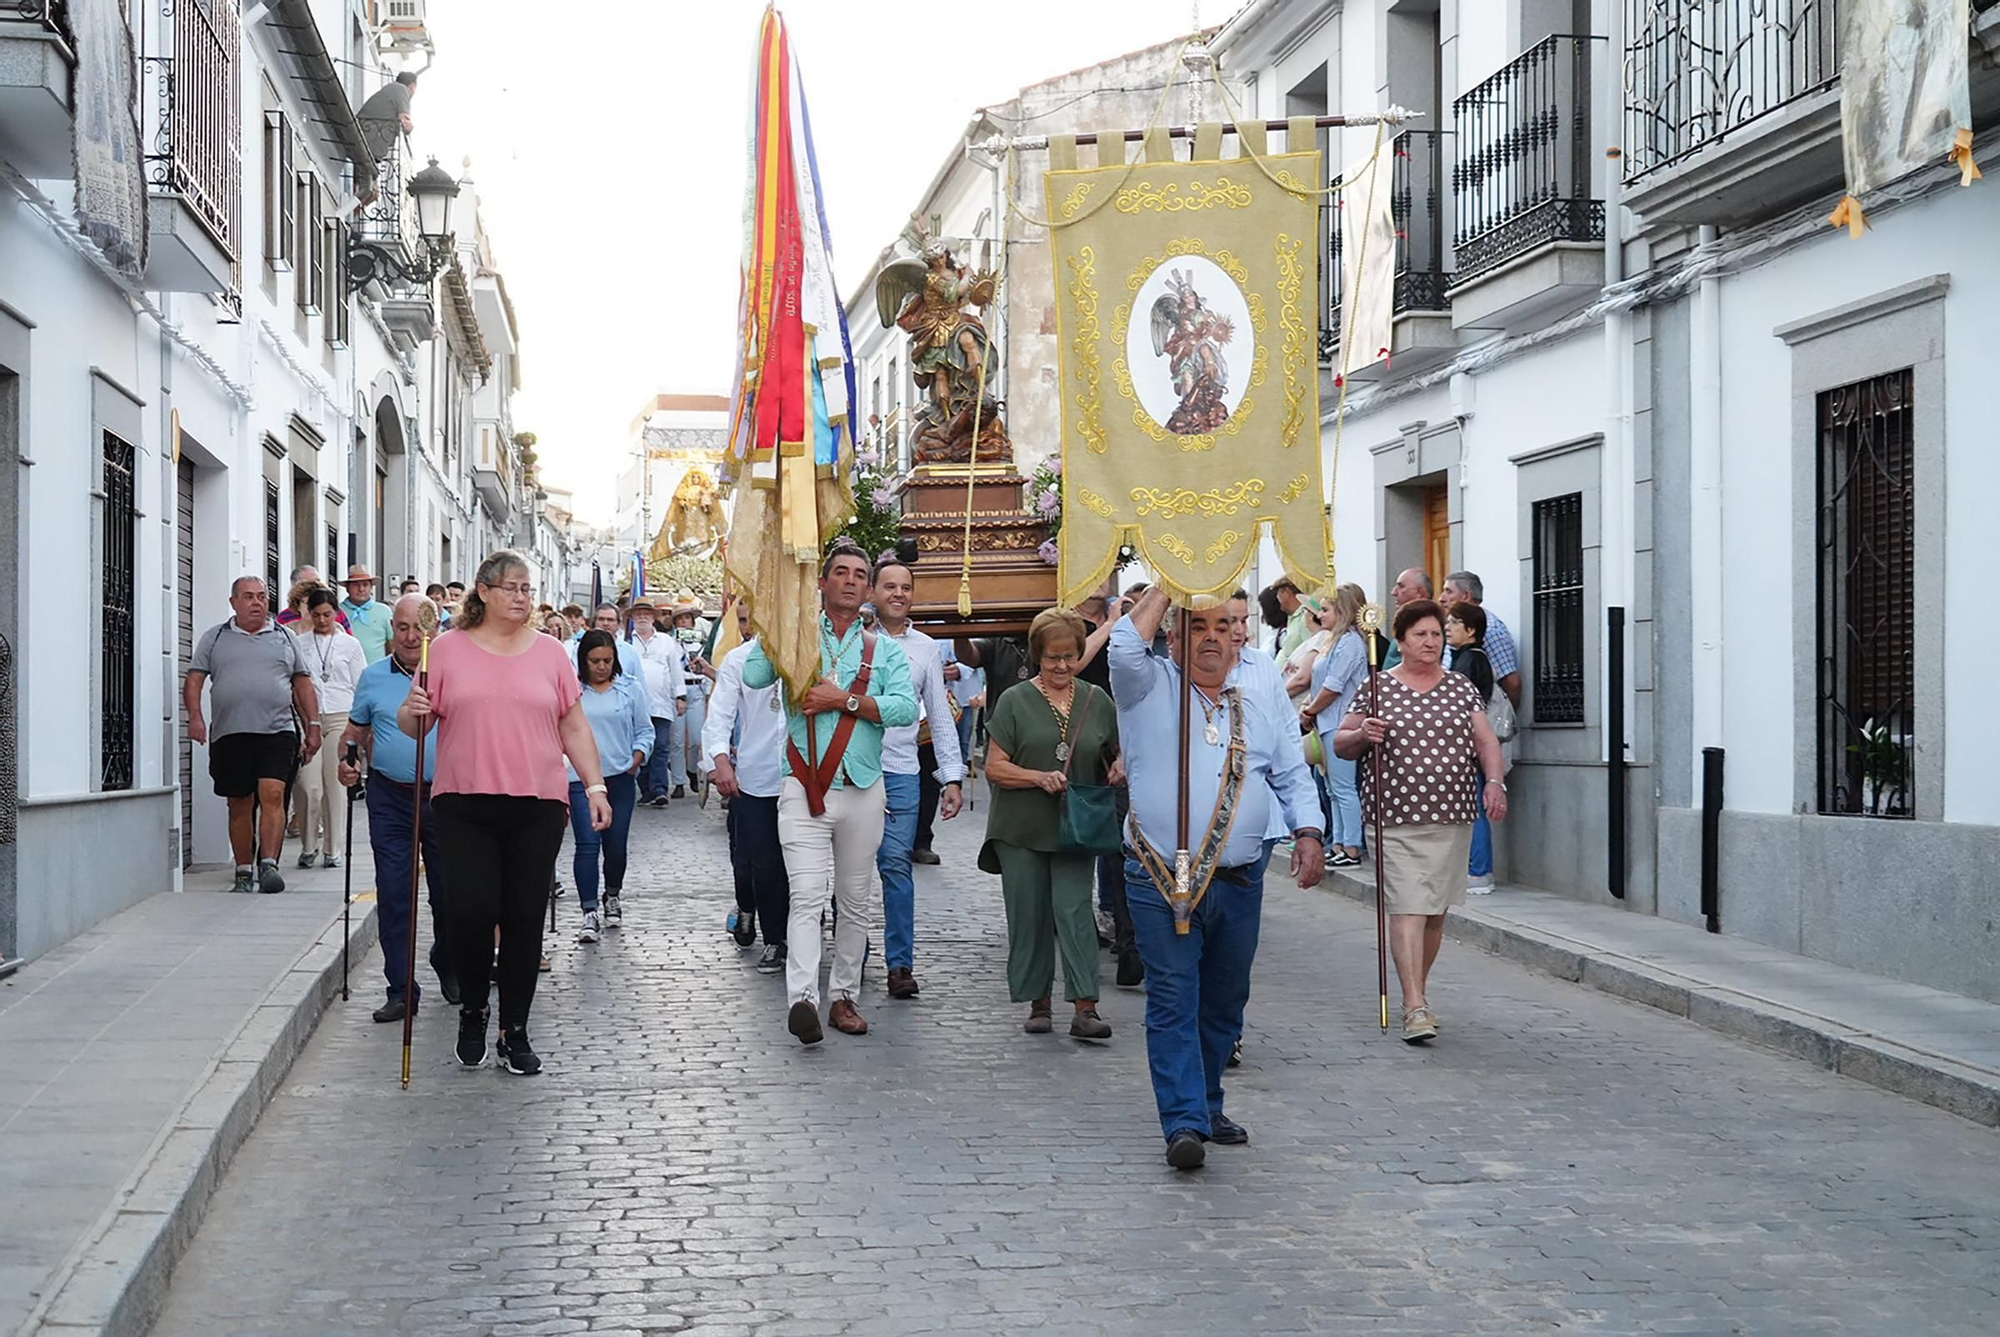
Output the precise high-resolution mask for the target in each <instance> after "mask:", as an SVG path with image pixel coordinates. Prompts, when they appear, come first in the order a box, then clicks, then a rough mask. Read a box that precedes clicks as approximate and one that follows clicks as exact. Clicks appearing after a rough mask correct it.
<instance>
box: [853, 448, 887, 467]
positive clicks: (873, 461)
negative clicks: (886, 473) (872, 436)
mask: <svg viewBox="0 0 2000 1337" xmlns="http://www.w3.org/2000/svg"><path fill="white" fill-rule="evenodd" d="M854 462H855V463H856V464H858V465H860V466H861V467H862V468H864V469H872V468H874V467H875V466H876V465H878V464H880V463H881V462H882V452H881V451H879V450H864V451H860V452H858V453H857V454H856V455H855V457H854Z"/></svg>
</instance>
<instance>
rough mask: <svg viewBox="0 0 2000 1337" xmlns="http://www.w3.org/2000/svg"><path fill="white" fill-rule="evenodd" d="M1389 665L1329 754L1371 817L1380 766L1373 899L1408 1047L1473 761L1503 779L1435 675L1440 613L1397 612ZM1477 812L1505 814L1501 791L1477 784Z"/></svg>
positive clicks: (1466, 705) (1454, 866)
mask: <svg viewBox="0 0 2000 1337" xmlns="http://www.w3.org/2000/svg"><path fill="white" fill-rule="evenodd" d="M1394 630H1395V633H1396V644H1397V645H1398V646H1399V647H1400V648H1401V650H1402V653H1403V658H1402V662H1401V663H1399V664H1398V665H1396V667H1394V668H1392V669H1389V670H1387V671H1385V672H1383V673H1381V674H1379V675H1376V676H1374V677H1373V678H1372V679H1371V680H1370V681H1369V682H1368V683H1366V684H1364V685H1363V686H1362V687H1361V689H1360V691H1359V692H1357V693H1356V694H1355V698H1354V704H1353V705H1352V706H1351V707H1350V708H1349V711H1348V715H1347V719H1346V720H1345V721H1344V722H1343V723H1342V724H1341V726H1340V732H1339V733H1337V734H1335V735H1334V739H1333V750H1334V754H1335V755H1336V756H1341V757H1354V758H1362V759H1364V761H1363V768H1362V771H1361V776H1360V780H1361V797H1362V803H1363V805H1364V806H1365V807H1366V809H1367V815H1368V818H1369V820H1371V821H1373V820H1374V819H1375V817H1376V809H1375V801H1376V800H1375V779H1374V776H1373V775H1371V774H1370V772H1369V768H1371V767H1378V766H1379V767H1380V768H1381V771H1382V777H1381V804H1382V807H1381V822H1382V826H1381V831H1382V894H1383V898H1384V899H1385V900H1386V901H1387V902H1388V910H1389V951H1390V954H1391V955H1393V956H1394V957H1395V959H1396V977H1397V978H1398V979H1399V980H1401V981H1402V984H1403V1038H1404V1039H1405V1040H1407V1041H1409V1042H1410V1043H1411V1044H1417V1043H1420V1042H1422V1041H1424V1040H1429V1039H1431V1038H1432V1037H1433V1036H1435V1035H1436V1034H1437V1014H1436V1013H1434V1012H1433V1011H1432V1010H1431V1007H1430V1002H1429V1000H1428V998H1426V996H1425V985H1426V984H1427V983H1428V982H1429V980H1430V973H1431V966H1432V965H1434V964H1435V963H1436V961H1437V954H1438V948H1439V947H1440V946H1442V945H1443V943H1444V916H1445V912H1446V911H1447V910H1449V909H1450V908H1451V907H1452V906H1454V905H1463V904H1465V876H1466V875H1465V869H1466V856H1467V854H1468V853H1469V852H1470V850H1471V847H1472V820H1473V817H1474V816H1475V815H1476V812H1475V809H1474V805H1473V798H1472V786H1473V783H1474V772H1473V761H1474V759H1475V757H1476V758H1477V760H1478V762H1479V767H1480V770H1482V771H1483V772H1484V773H1485V774H1486V775H1489V776H1494V777H1498V776H1501V775H1504V774H1506V768H1505V767H1504V766H1503V765H1502V764H1501V761H1500V740H1499V739H1498V738H1496V737H1494V734H1493V726H1492V725H1490V724H1489V723H1487V720H1486V706H1485V703H1484V702H1482V701H1481V700H1480V698H1479V693H1478V691H1477V689H1475V688H1474V687H1473V685H1472V683H1471V682H1470V681H1468V680H1467V679H1466V678H1465V677H1464V676H1463V675H1461V674H1454V673H1447V672H1446V671H1445V668H1444V664H1443V662H1442V661H1443V658H1444V610H1443V609H1442V608H1439V607H1438V606H1437V604H1436V603H1434V602H1432V601H1431V600H1429V599H1418V600H1415V601H1414V602H1411V603H1407V604H1404V605H1403V606H1402V607H1401V608H1399V609H1398V610H1396V623H1395V628H1394ZM1486 812H1487V816H1488V817H1489V818H1491V819H1492V820H1493V821H1496V822H1498V821H1504V820H1505V819H1506V816H1507V786H1506V783H1505V782H1504V781H1502V780H1499V779H1498V778H1495V779H1490V780H1488V781H1486Z"/></svg>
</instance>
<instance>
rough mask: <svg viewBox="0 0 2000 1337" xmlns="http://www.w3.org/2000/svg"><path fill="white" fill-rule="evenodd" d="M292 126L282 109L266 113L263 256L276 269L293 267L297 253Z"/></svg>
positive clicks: (281, 269)
mask: <svg viewBox="0 0 2000 1337" xmlns="http://www.w3.org/2000/svg"><path fill="white" fill-rule="evenodd" d="M295 179H296V176H295V173H294V172H293V170H292V128H291V126H290V125H289V124H287V123H286V121H285V114H284V113H283V112H281V111H267V112H265V113H264V258H265V259H266V260H267V261H269V262H270V265H271V268H272V270H273V271H275V272H277V273H280V274H282V273H284V272H285V271H286V270H289V269H290V268H291V267H292V257H293V256H294V255H295V254H296V251H295V249H294V248H295V246H296V243H297V224H296V223H295V222H294V221H293V220H294V209H295V208H296V202H295V200H294V197H293V194H292V191H293V189H294V186H293V182H294V180H295Z"/></svg>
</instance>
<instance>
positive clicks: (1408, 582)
mask: <svg viewBox="0 0 2000 1337" xmlns="http://www.w3.org/2000/svg"><path fill="white" fill-rule="evenodd" d="M1389 597H1390V598H1391V599H1394V600H1395V601H1396V608H1401V607H1402V606H1403V605H1404V604H1407V603H1415V602H1416V601H1417V600H1419V599H1428V598H1430V597H1431V577H1430V573H1429V572H1427V571H1425V570H1424V569H1423V568H1422V567H1421V566H1413V567H1410V568H1409V569H1407V570H1405V571H1404V572H1402V573H1401V574H1400V575H1398V576H1397V577H1396V583H1395V584H1394V585H1392V586H1391V587H1390V588H1389ZM1395 621H1396V611H1395V609H1393V608H1392V609H1390V610H1389V617H1388V622H1389V624H1390V625H1393V624H1394V623H1395ZM1383 639H1384V640H1386V641H1387V642H1388V643H1389V648H1388V649H1387V650H1386V651H1384V652H1383V654H1382V667H1383V668H1385V669H1387V668H1394V667H1396V665H1398V664H1400V663H1402V662H1403V647H1402V646H1400V645H1398V644H1396V638H1395V637H1393V636H1386V635H1385V636H1384V637H1383Z"/></svg>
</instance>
